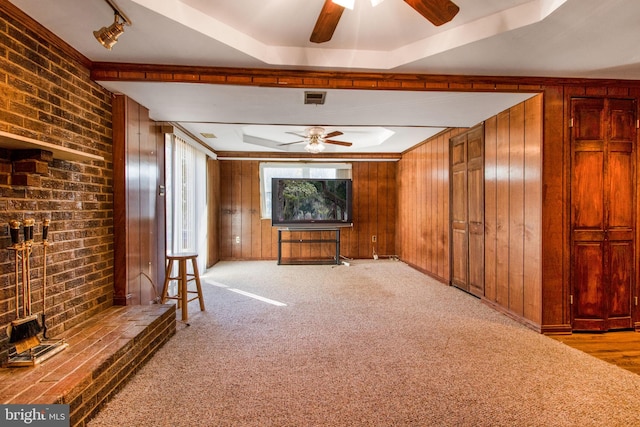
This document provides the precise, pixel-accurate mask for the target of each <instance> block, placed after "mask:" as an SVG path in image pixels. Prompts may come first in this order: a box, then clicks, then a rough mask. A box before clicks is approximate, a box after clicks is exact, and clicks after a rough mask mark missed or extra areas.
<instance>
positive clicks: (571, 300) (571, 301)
mask: <svg viewBox="0 0 640 427" xmlns="http://www.w3.org/2000/svg"><path fill="white" fill-rule="evenodd" d="M569 304H571V305H573V295H569Z"/></svg>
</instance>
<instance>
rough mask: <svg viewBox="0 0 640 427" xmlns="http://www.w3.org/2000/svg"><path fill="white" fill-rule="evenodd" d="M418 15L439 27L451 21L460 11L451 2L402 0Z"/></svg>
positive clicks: (446, 0) (445, 0)
mask: <svg viewBox="0 0 640 427" xmlns="http://www.w3.org/2000/svg"><path fill="white" fill-rule="evenodd" d="M404 1H405V3H407V4H408V5H409V6H411V7H412V8H414V9H415V10H416V11H417V12H418V13H419V14H420V15H422V16H424V17H425V18H427V19H428V20H429V21H430V22H431V23H432V24H433V25H435V26H436V27H437V26H440V25H442V24H446V23H447V22H449V21H451V20H452V19H453V17H454V16H456V14H457V13H458V11H460V8H459V7H458V5H456V4H455V3H454V2H452V1H451V0H404Z"/></svg>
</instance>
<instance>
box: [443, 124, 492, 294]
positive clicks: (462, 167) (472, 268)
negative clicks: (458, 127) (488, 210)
mask: <svg viewBox="0 0 640 427" xmlns="http://www.w3.org/2000/svg"><path fill="white" fill-rule="evenodd" d="M450 150H451V151H450V159H451V160H450V162H451V165H450V170H451V201H452V203H451V242H452V244H451V262H450V265H451V283H452V284H453V285H454V286H456V287H458V288H460V289H463V290H465V291H467V292H470V293H472V294H474V295H477V296H483V295H484V127H483V126H476V127H475V128H473V129H471V130H469V131H468V132H466V133H464V134H462V135H458V136H457V137H455V138H452V139H451V141H450Z"/></svg>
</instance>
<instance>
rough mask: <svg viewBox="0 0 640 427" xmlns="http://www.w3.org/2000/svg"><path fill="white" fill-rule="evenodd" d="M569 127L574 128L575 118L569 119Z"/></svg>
mask: <svg viewBox="0 0 640 427" xmlns="http://www.w3.org/2000/svg"><path fill="white" fill-rule="evenodd" d="M569 127H570V128H572V127H573V117H571V118H570V119H569Z"/></svg>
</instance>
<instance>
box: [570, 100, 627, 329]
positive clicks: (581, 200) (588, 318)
mask: <svg viewBox="0 0 640 427" xmlns="http://www.w3.org/2000/svg"><path fill="white" fill-rule="evenodd" d="M572 118H573V121H574V129H573V130H572V141H571V160H572V163H571V216H570V218H571V242H572V246H571V247H572V251H571V260H572V269H571V280H572V296H571V297H572V304H573V305H572V325H573V329H574V330H602V331H605V330H612V329H623V328H630V327H632V326H633V305H632V301H633V300H634V297H635V295H636V290H635V255H634V254H635V235H636V225H635V223H636V213H635V212H636V210H635V204H636V199H637V197H636V190H635V186H636V176H635V173H636V172H635V171H636V159H635V156H636V153H635V145H636V143H635V140H636V126H635V120H636V119H635V118H636V104H635V101H633V100H621V99H605V98H601V99H574V100H572Z"/></svg>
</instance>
